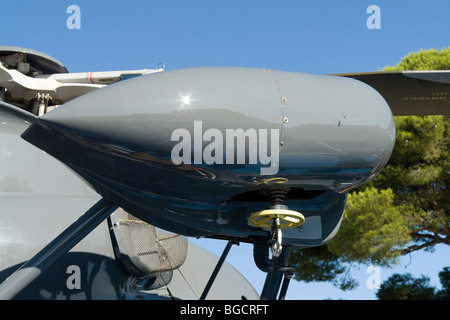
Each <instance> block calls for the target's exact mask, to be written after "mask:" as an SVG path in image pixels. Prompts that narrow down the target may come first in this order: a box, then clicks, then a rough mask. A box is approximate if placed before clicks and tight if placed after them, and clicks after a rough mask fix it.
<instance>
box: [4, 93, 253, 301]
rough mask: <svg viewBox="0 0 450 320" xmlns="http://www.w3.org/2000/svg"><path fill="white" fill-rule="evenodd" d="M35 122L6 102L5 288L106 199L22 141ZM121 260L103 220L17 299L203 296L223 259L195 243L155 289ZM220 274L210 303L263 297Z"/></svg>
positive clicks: (234, 276) (230, 272)
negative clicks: (12, 277) (167, 279)
mask: <svg viewBox="0 0 450 320" xmlns="http://www.w3.org/2000/svg"><path fill="white" fill-rule="evenodd" d="M34 119H35V117H34V116H32V115H30V114H29V113H27V112H25V111H23V110H20V109H18V108H16V107H14V106H11V105H8V104H6V103H3V102H0V150H2V151H1V152H0V256H1V259H0V283H2V282H3V281H4V280H5V279H7V278H8V277H9V276H10V275H11V274H13V272H14V271H16V270H17V269H18V268H19V267H20V266H22V265H23V264H24V263H25V262H27V261H28V260H29V259H30V258H32V257H33V256H34V255H35V254H36V253H38V252H39V251H40V250H41V249H43V248H44V247H45V246H46V245H47V244H48V243H50V242H51V241H52V240H53V239H54V238H55V237H57V236H58V235H59V234H60V233H61V232H62V231H64V229H66V228H67V227H68V226H70V225H71V224H72V223H73V222H74V221H76V220H77V219H79V217H80V216H81V215H82V214H83V213H84V212H85V211H86V210H88V209H89V208H90V207H91V206H92V205H94V204H95V203H96V202H97V201H98V200H99V199H100V197H99V195H98V194H97V193H95V192H94V191H93V190H92V189H90V188H89V186H87V185H86V184H85V183H84V182H83V181H82V180H81V179H80V178H79V177H77V176H76V175H75V174H74V173H73V172H72V171H70V170H69V169H68V168H67V167H66V166H65V165H63V164H62V163H61V162H59V161H57V160H56V159H54V158H53V157H51V156H49V155H48V154H46V153H45V152H43V151H41V150H39V149H37V148H36V147H34V146H32V145H30V144H29V143H27V142H26V141H24V140H23V139H21V138H20V134H21V133H22V132H23V131H24V130H25V129H26V128H27V127H28V126H29V125H30V122H31V121H33V120H34ZM116 259H117V258H116V255H115V253H114V250H113V245H112V242H111V236H110V230H109V226H108V224H107V223H106V222H103V223H101V224H100V225H99V226H98V227H97V228H95V229H94V230H93V231H92V232H91V233H90V234H89V235H88V236H87V237H85V238H84V239H83V240H82V241H81V242H80V243H79V244H77V245H76V246H75V247H74V248H73V249H72V250H70V251H69V253H67V254H66V255H64V256H63V257H61V258H60V259H59V260H57V261H56V262H55V263H54V264H53V265H52V266H50V267H49V269H48V270H47V271H45V272H43V273H42V274H41V275H40V276H39V277H38V278H37V279H36V280H35V281H34V282H33V283H32V284H31V285H30V286H28V287H27V288H25V289H24V290H22V291H21V292H20V293H19V294H18V295H17V296H16V299H33V300H36V299H38V300H40V299H63V300H65V299H98V300H104V299H172V298H173V299H198V298H199V297H200V295H201V293H202V291H203V288H204V286H205V285H206V283H207V281H208V279H209V275H210V274H211V272H212V271H213V269H214V266H215V264H216V263H217V260H218V257H217V256H215V255H213V254H212V253H210V252H208V251H206V250H204V249H202V248H200V247H198V246H197V245H195V244H192V243H191V244H189V251H188V255H187V257H186V261H185V263H184V264H183V265H182V266H181V267H180V268H179V269H176V270H174V271H173V275H172V277H171V280H170V282H169V283H168V284H167V286H166V285H165V284H164V283H163V284H162V285H159V286H155V284H153V285H152V286H153V287H155V289H146V287H145V286H141V287H140V286H137V284H139V283H140V282H139V280H138V279H136V278H135V277H134V276H132V275H131V274H129V273H126V272H124V270H123V269H122V268H121V267H120V264H119V262H118V261H117V260H116ZM74 270H75V271H74ZM222 272H223V273H222ZM221 275H223V276H224V279H217V280H216V283H215V285H214V286H213V287H212V289H211V291H210V293H209V295H208V297H207V298H208V299H237V300H239V299H241V296H242V295H244V296H246V297H247V298H248V299H258V294H257V293H256V292H255V290H254V289H253V287H252V286H251V284H249V283H248V281H247V280H246V279H245V278H244V277H243V276H242V275H241V274H240V273H239V272H238V271H236V270H235V269H234V268H233V267H232V266H230V265H229V264H227V263H225V265H224V268H223V270H222V271H221ZM77 277H79V283H78V282H77V281H75V280H76V279H77ZM77 284H79V287H78V286H77ZM224 288H225V289H224ZM167 289H169V290H170V292H171V293H172V296H171V295H169V293H168V290H167Z"/></svg>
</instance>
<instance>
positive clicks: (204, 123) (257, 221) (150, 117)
mask: <svg viewBox="0 0 450 320" xmlns="http://www.w3.org/2000/svg"><path fill="white" fill-rule="evenodd" d="M0 62H1V64H0V88H1V91H0V113H1V115H0V120H1V121H0V123H1V127H0V128H1V130H0V134H1V135H2V138H1V139H0V141H1V142H0V143H2V151H3V153H2V157H1V163H2V165H1V167H0V168H1V169H0V170H1V171H0V177H1V180H0V188H1V189H0V192H1V193H0V197H1V199H2V200H1V203H2V216H1V218H0V219H1V220H2V223H1V224H0V225H1V227H0V239H1V240H0V243H1V246H2V247H1V260H0V283H1V284H0V298H1V299H94V300H96V299H148V300H151V299H200V300H204V299H245V300H247V299H249V300H257V299H267V300H273V299H277V298H278V299H284V297H285V295H286V292H287V290H288V286H289V281H290V280H291V279H292V277H293V273H294V269H293V268H292V267H290V266H289V265H287V259H288V256H289V252H290V250H291V249H292V248H308V247H312V246H320V245H323V244H325V243H326V242H328V241H329V240H331V239H332V238H333V237H334V236H335V235H336V233H337V232H338V230H339V227H340V224H341V222H342V219H343V214H344V210H345V203H346V199H347V194H348V192H349V191H351V190H353V189H354V188H356V187H357V186H359V185H361V184H363V183H365V182H367V181H369V180H370V179H372V178H373V177H375V176H376V175H377V174H378V173H379V172H380V171H381V170H382V168H383V167H384V166H385V165H386V163H387V162H388V160H389V157H390V155H391V153H392V150H393V147H394V142H395V123H394V118H393V117H394V116H398V115H432V114H445V115H448V114H450V101H449V100H448V92H449V88H450V73H449V72H448V71H401V72H367V73H352V74H338V75H312V74H304V73H297V72H288V71H277V70H271V69H261V68H259V69H250V68H243V67H201V68H188V69H180V70H170V71H165V70H164V68H162V67H161V66H160V67H158V66H157V67H156V68H155V69H143V70H125V71H109V72H85V73H70V72H68V70H67V69H66V67H65V66H64V65H63V64H62V63H61V62H59V61H58V60H56V59H54V58H53V57H51V56H48V55H46V54H44V53H41V52H38V51H35V50H31V49H26V48H20V47H8V46H3V47H0ZM189 238H210V239H219V240H223V241H224V242H226V246H225V249H224V251H223V253H222V255H221V256H220V257H219V258H217V257H216V256H215V255H213V254H211V253H209V252H207V251H206V250H203V249H201V248H200V247H198V246H196V245H194V244H192V243H190V242H189V241H188V239H189ZM239 243H249V244H252V245H253V248H254V250H253V256H254V262H255V264H256V266H257V267H258V268H259V269H260V270H262V271H264V272H266V273H267V278H266V282H265V284H264V288H263V290H262V292H261V293H260V294H258V293H257V292H256V291H255V289H254V288H253V287H252V286H251V284H250V283H248V281H247V280H246V279H245V278H244V277H242V275H241V274H240V273H239V272H238V271H237V270H235V269H234V268H233V267H232V266H231V265H229V264H227V263H226V261H225V260H226V257H227V254H228V252H229V250H230V249H231V247H232V246H233V245H236V244H239ZM205 270H212V271H210V274H208V272H206V271H205ZM219 275H220V276H219Z"/></svg>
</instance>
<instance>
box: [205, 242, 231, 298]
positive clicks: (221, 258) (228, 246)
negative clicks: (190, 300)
mask: <svg viewBox="0 0 450 320" xmlns="http://www.w3.org/2000/svg"><path fill="white" fill-rule="evenodd" d="M232 245H233V242H232V241H231V240H230V241H228V243H227V246H226V247H225V249H224V250H223V252H222V255H221V256H220V259H219V261H218V262H217V265H216V267H215V268H214V271H213V273H212V274H211V277H210V278H209V280H208V283H207V284H206V286H205V289H203V293H202V295H201V296H200V300H205V298H206V296H207V294H208V292H209V289H211V286H212V285H213V282H214V280H216V277H217V274H218V273H219V271H220V268H222V265H223V263H224V262H225V259H226V258H227V255H228V252H230V249H231V246H232Z"/></svg>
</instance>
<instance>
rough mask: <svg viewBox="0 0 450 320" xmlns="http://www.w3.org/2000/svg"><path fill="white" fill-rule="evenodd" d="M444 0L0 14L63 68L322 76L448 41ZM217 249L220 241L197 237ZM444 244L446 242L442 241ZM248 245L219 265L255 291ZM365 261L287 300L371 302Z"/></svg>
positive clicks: (31, 6) (171, 4)
mask: <svg viewBox="0 0 450 320" xmlns="http://www.w3.org/2000/svg"><path fill="white" fill-rule="evenodd" d="M70 5H77V6H79V8H80V10H81V15H80V17H81V29H73V30H71V29H68V28H67V25H66V22H67V19H68V18H69V17H70V14H68V13H66V10H67V8H68V7H69V6H70ZM370 5H377V6H378V7H379V8H380V11H381V16H380V19H381V20H380V21H381V29H373V30H371V29H368V28H367V25H366V21H367V19H368V18H369V17H370V16H371V14H368V13H367V12H366V10H367V8H368V7H369V6H370ZM449 12H450V2H449V1H448V0H429V1H426V2H425V1H416V0H408V1H407V0H390V1H387V0H383V1H382V0H370V1H366V0H347V1H325V0H315V1H313V0H308V1H298V0H292V1H287V0H277V1H275V0H272V1H267V0H239V1H236V0H229V1H224V0H222V1H218V0H209V1H206V0H201V1H200V0H189V1H181V0H164V1H152V0H150V1H133V0H129V1H120V2H119V1H115V2H113V1H104V0H96V1H77V0H70V1H62V0H58V1H56V0H55V1H49V0H40V1H31V0H24V1H6V2H4V3H2V8H1V10H0V26H1V28H2V31H3V32H2V41H1V43H2V44H3V45H13V46H20V47H26V48H31V49H34V50H38V51H42V52H45V53H47V54H49V55H51V56H53V57H55V58H56V59H58V60H59V61H61V62H62V63H63V64H65V65H66V67H67V68H68V69H69V71H71V72H83V71H110V70H127V69H144V68H154V67H155V66H156V65H157V64H158V63H160V62H162V63H164V64H165V66H166V70H173V69H179V68H186V67H197V66H242V67H251V68H253V67H263V68H270V69H278V70H289V71H297V72H306V73H315V74H327V73H346V72H365V71H376V70H379V69H381V68H383V67H384V66H386V65H395V64H396V63H398V62H399V61H400V59H401V58H402V57H404V56H406V55H407V54H408V53H410V52H413V51H418V50H419V49H430V48H435V49H442V48H444V47H448V46H450V19H449V18H448V13H449ZM201 244H203V245H204V246H205V247H207V248H208V249H210V250H211V251H213V252H215V253H216V254H218V255H220V253H221V250H222V249H223V248H224V247H225V243H224V242H219V241H216V240H212V241H205V242H203V243H201ZM447 247H448V246H447ZM447 247H445V246H439V247H437V250H436V251H435V252H434V253H426V252H420V253H417V254H412V255H411V256H408V257H405V258H404V259H402V261H401V263H400V264H399V266H398V267H397V268H395V269H389V270H388V269H383V270H382V271H381V280H382V281H384V280H386V279H387V278H388V277H389V275H390V274H392V273H393V272H400V273H404V272H411V273H413V274H415V275H420V274H425V275H427V276H430V278H431V279H432V284H434V285H436V286H439V283H438V279H437V273H438V272H439V271H440V270H441V269H442V267H443V266H445V265H450V263H449V259H448V257H449V256H450V249H449V248H447ZM252 259H253V258H252V255H251V247H250V246H248V245H243V244H242V245H241V246H239V247H236V246H234V247H233V248H232V250H231V252H230V256H229V259H228V261H229V262H230V263H231V264H233V265H235V266H236V268H238V270H239V271H241V272H242V273H243V274H244V275H245V276H246V277H248V278H249V280H250V281H251V282H252V283H253V284H254V286H255V287H256V289H257V290H258V291H260V289H261V288H262V283H263V281H264V274H263V273H262V272H260V271H259V270H258V269H257V268H256V267H255V266H254V264H253V260H252ZM366 267H367V266H360V268H359V270H358V269H357V267H355V268H354V270H353V272H354V275H355V276H356V277H357V278H358V279H360V286H359V288H358V289H357V290H354V291H351V292H349V293H344V292H342V291H340V290H338V289H336V288H334V287H333V286H331V285H329V284H304V283H301V282H293V283H292V284H291V287H290V291H289V293H288V295H287V298H288V299H323V298H333V299H337V298H344V299H375V295H374V293H375V291H374V290H369V289H368V288H367V286H366V285H365V281H366V279H367V277H368V276H369V274H367V273H366Z"/></svg>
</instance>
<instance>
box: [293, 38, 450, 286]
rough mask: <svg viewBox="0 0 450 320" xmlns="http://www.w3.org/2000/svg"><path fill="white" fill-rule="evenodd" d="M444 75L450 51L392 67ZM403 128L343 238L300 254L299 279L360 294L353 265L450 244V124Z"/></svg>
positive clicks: (412, 119) (412, 123)
mask: <svg viewBox="0 0 450 320" xmlns="http://www.w3.org/2000/svg"><path fill="white" fill-rule="evenodd" d="M443 69H444V70H450V47H449V48H444V49H442V50H441V51H439V50H436V49H430V50H420V51H418V52H415V53H410V54H408V55H407V56H406V57H404V58H403V59H402V60H401V61H400V63H399V64H397V65H396V66H394V67H390V66H387V67H386V68H385V70H389V71H394V70H397V71H398V70H443ZM447 99H450V97H448V98H447ZM395 122H396V143H395V147H394V150H393V153H392V156H391V158H390V160H389V162H388V164H387V165H386V167H385V168H384V169H383V170H382V171H381V173H380V174H379V175H378V176H376V177H375V178H374V179H373V180H372V181H370V182H368V183H366V184H364V185H362V186H360V187H358V188H357V189H356V190H354V191H353V192H351V193H350V194H349V195H348V200H347V207H346V211H345V216H344V219H343V222H342V225H341V228H340V230H339V232H338V234H337V235H336V237H335V238H334V239H332V240H331V241H330V242H329V243H328V244H327V245H325V246H323V248H322V249H320V250H318V249H316V248H311V249H303V250H301V251H302V253H301V254H299V253H298V251H294V253H293V254H292V257H291V258H290V263H293V264H294V265H295V266H296V268H297V273H296V275H295V278H296V279H297V280H301V281H332V282H333V283H335V284H336V285H339V286H340V287H341V289H352V288H354V287H355V284H354V283H353V282H352V280H351V279H350V280H349V276H348V274H349V268H350V266H351V265H352V264H353V263H362V264H375V265H378V266H393V265H395V263H396V262H397V261H398V260H399V257H400V256H401V255H402V254H406V253H409V252H413V251H416V250H421V249H425V250H432V249H433V247H434V246H435V245H436V244H438V243H444V244H448V245H450V188H449V186H450V117H448V116H424V117H419V116H407V117H406V116H404V117H396V118H395ZM320 258H322V259H324V260H325V261H322V262H320V261H319V259H320ZM304 266H308V267H307V268H305V269H303V268H304ZM312 266H314V268H312ZM332 268H334V269H332ZM308 272H311V273H315V275H314V276H312V275H311V274H309V273H308ZM321 275H325V276H324V277H321ZM349 283H351V285H348V284H349Z"/></svg>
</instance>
